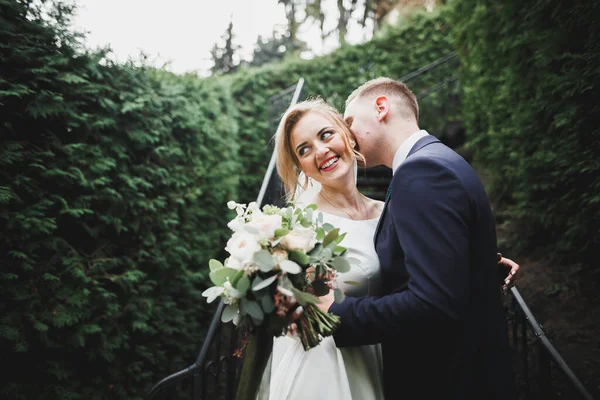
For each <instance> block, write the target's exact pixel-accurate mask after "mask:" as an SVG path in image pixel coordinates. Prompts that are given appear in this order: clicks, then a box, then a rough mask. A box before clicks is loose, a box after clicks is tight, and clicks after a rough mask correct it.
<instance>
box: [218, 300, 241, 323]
mask: <svg viewBox="0 0 600 400" xmlns="http://www.w3.org/2000/svg"><path fill="white" fill-rule="evenodd" d="M237 313H238V307H237V305H236V304H230V305H228V306H227V307H225V309H224V310H223V314H221V322H223V323H227V322H229V321H231V320H233V318H234V317H235V316H236V314H237Z"/></svg>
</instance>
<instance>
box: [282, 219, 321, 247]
mask: <svg viewBox="0 0 600 400" xmlns="http://www.w3.org/2000/svg"><path fill="white" fill-rule="evenodd" d="M280 243H281V245H282V246H283V247H285V248H286V249H288V250H297V251H302V252H305V253H306V252H308V251H310V250H312V249H313V248H314V247H315V244H316V243H317V234H316V232H315V231H314V230H313V229H312V228H305V227H303V226H301V225H296V226H295V227H294V229H292V231H291V232H289V233H288V234H287V235H285V236H284V237H283V238H282V239H281V242H280Z"/></svg>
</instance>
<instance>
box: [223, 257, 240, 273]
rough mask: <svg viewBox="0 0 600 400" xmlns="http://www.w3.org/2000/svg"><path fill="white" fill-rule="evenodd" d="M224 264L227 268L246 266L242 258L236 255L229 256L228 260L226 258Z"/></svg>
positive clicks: (238, 268)
mask: <svg viewBox="0 0 600 400" xmlns="http://www.w3.org/2000/svg"><path fill="white" fill-rule="evenodd" d="M224 264H225V266H226V267H227V268H233V269H237V270H240V269H242V268H244V265H243V264H242V263H241V262H240V260H238V259H237V258H234V257H229V258H228V259H227V260H225V263H224Z"/></svg>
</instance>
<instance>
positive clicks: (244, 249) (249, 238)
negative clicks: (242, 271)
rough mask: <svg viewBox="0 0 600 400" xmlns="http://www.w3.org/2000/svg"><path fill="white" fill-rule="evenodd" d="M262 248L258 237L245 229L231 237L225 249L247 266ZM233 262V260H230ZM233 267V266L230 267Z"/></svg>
mask: <svg viewBox="0 0 600 400" xmlns="http://www.w3.org/2000/svg"><path fill="white" fill-rule="evenodd" d="M260 249H261V247H260V244H259V243H258V242H257V240H256V238H255V237H254V236H253V235H251V234H249V233H247V232H244V231H241V232H235V233H234V234H233V235H232V236H231V239H229V240H228V241H227V246H226V247H225V250H226V251H227V252H228V253H229V254H231V256H232V257H233V258H235V259H237V261H239V262H240V263H241V264H242V266H245V265H247V264H249V263H251V262H252V258H253V256H254V253H256V252H257V251H259V250H260ZM229 263H231V260H229ZM230 268H231V267H230Z"/></svg>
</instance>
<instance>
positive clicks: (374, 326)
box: [329, 157, 470, 346]
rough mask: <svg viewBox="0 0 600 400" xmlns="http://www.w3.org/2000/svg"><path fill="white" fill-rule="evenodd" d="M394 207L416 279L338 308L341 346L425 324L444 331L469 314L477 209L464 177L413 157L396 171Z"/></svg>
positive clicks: (379, 339) (335, 306)
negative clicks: (471, 244) (472, 232)
mask: <svg viewBox="0 0 600 400" xmlns="http://www.w3.org/2000/svg"><path fill="white" fill-rule="evenodd" d="M388 207H393V208H392V209H388V213H387V214H386V218H392V221H393V225H394V229H395V231H396V233H397V235H398V241H399V243H398V245H399V246H400V244H401V246H402V249H403V251H404V257H405V260H404V262H405V266H406V269H407V272H408V274H409V276H410V278H409V280H408V286H407V289H406V290H403V291H401V292H397V293H392V294H388V295H385V296H383V297H372V296H366V297H361V298H350V297H348V298H346V300H344V302H343V303H341V304H335V303H334V304H333V305H332V306H331V307H330V309H329V311H330V312H331V313H333V314H336V315H339V316H340V318H341V326H340V328H339V329H338V330H337V331H336V334H335V335H334V337H335V340H336V344H337V345H338V346H357V345H364V344H372V343H379V342H382V341H385V340H386V339H387V338H394V337H398V334H400V333H402V331H403V330H404V329H415V328H418V327H419V324H422V325H423V326H425V325H427V326H429V327H431V326H433V327H435V326H436V325H437V324H438V323H439V326H445V324H446V323H448V322H451V321H457V320H460V319H462V318H463V316H464V313H465V310H466V306H467V304H468V300H469V286H468V285H469V270H468V269H469V218H470V212H469V196H468V193H467V191H466V189H465V188H464V187H463V186H462V183H461V182H460V180H459V179H458V177H457V176H456V175H455V174H454V173H453V172H452V171H451V170H450V169H449V168H447V167H446V166H444V165H442V164H441V163H440V162H439V161H433V160H431V159H425V158H421V157H419V158H417V157H411V158H410V159H407V161H406V162H405V163H404V164H403V165H402V166H401V167H400V168H399V169H398V170H397V171H396V173H395V174H394V178H393V183H392V199H391V203H390V204H389V205H388ZM392 268H393V266H392Z"/></svg>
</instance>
